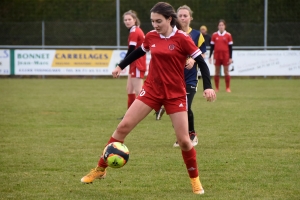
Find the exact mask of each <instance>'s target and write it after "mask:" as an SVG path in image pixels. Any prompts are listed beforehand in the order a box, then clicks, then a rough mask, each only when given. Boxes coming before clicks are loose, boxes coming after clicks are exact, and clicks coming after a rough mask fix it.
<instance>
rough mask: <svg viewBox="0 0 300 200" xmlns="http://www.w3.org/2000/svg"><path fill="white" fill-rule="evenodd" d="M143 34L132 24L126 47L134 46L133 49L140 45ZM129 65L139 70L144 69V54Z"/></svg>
mask: <svg viewBox="0 0 300 200" xmlns="http://www.w3.org/2000/svg"><path fill="white" fill-rule="evenodd" d="M144 38H145V35H144V32H143V31H142V29H140V28H139V27H138V26H133V27H131V29H130V33H129V36H128V48H129V46H130V45H133V46H135V49H137V48H138V47H140V46H141V45H142V43H143V41H144ZM130 66H131V67H136V68H138V69H139V70H141V71H146V55H144V56H142V57H141V58H139V59H137V60H135V61H134V62H132V63H131V64H130Z"/></svg>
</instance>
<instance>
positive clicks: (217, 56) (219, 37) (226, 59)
mask: <svg viewBox="0 0 300 200" xmlns="http://www.w3.org/2000/svg"><path fill="white" fill-rule="evenodd" d="M225 26H226V23H225V20H223V19H221V20H220V21H219V25H218V29H219V30H218V31H217V32H215V33H213V35H212V36H211V42H210V44H211V45H210V53H209V62H210V63H211V60H212V59H211V55H212V54H213V52H214V51H215V53H214V64H215V76H214V81H215V86H216V91H219V81H220V68H221V65H223V67H224V75H225V84H226V92H231V90H230V75H229V70H228V68H229V65H230V64H231V63H232V44H233V41H232V37H231V34H230V33H228V32H227V31H226V30H225Z"/></svg>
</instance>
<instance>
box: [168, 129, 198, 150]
mask: <svg viewBox="0 0 300 200" xmlns="http://www.w3.org/2000/svg"><path fill="white" fill-rule="evenodd" d="M190 139H191V142H192V144H193V146H196V145H197V144H198V137H197V134H196V133H195V132H194V131H193V132H190ZM173 147H179V144H178V141H176V142H175V143H174V144H173Z"/></svg>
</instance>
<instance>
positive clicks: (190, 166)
mask: <svg viewBox="0 0 300 200" xmlns="http://www.w3.org/2000/svg"><path fill="white" fill-rule="evenodd" d="M181 153H182V157H183V160H184V163H185V165H186V169H187V170H188V173H189V176H190V178H196V177H198V176H199V174H198V167H197V160H196V150H195V149H194V147H193V148H192V149H191V150H189V151H182V150H181Z"/></svg>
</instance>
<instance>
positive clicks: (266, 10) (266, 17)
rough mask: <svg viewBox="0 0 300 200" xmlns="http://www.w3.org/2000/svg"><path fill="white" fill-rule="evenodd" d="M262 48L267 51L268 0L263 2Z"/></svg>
mask: <svg viewBox="0 0 300 200" xmlns="http://www.w3.org/2000/svg"><path fill="white" fill-rule="evenodd" d="M264 14H265V16H264V47H265V50H267V46H268V43H267V40H268V0H265V12H264Z"/></svg>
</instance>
